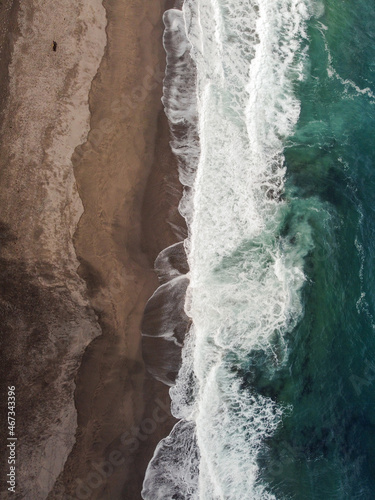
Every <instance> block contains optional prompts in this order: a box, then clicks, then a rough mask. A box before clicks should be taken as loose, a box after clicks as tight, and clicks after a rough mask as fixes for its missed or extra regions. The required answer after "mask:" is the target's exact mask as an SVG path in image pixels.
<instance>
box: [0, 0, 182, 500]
mask: <svg viewBox="0 0 375 500" xmlns="http://www.w3.org/2000/svg"><path fill="white" fill-rule="evenodd" d="M50 3H53V5H49V6H48V10H46V6H45V3H44V5H43V2H41V4H40V5H39V4H38V2H31V0H25V2H24V4H23V10H22V12H23V19H24V24H23V26H24V30H25V31H24V32H22V36H21V37H20V39H18V40H17V41H16V47H15V52H14V54H15V55H17V54H19V56H18V57H15V56H13V62H12V65H11V71H10V93H9V98H8V104H7V107H6V111H5V115H4V125H3V133H2V137H3V141H2V146H1V155H2V156H1V163H2V164H1V173H0V176H1V179H0V182H1V186H2V187H1V195H0V206H1V213H2V215H1V219H2V224H3V226H2V229H3V231H2V234H3V236H2V240H3V241H5V240H6V241H7V245H5V246H4V245H2V249H1V252H2V254H1V257H2V258H1V265H2V267H1V270H2V278H3V283H4V285H3V287H2V289H1V301H2V302H1V303H2V310H1V312H2V316H3V317H4V318H5V323H4V324H5V325H6V326H7V329H5V330H4V334H3V340H4V341H5V345H6V349H5V351H4V353H3V356H4V358H5V361H6V362H7V365H8V367H9V369H8V372H7V373H6V377H5V378H6V379H7V381H8V380H9V382H7V383H9V384H10V383H15V384H17V387H18V392H19V396H18V399H19V401H20V407H19V413H18V422H19V423H18V424H17V425H18V429H19V436H20V437H21V438H22V439H21V444H19V448H18V452H19V476H18V479H19V485H20V487H19V490H18V491H19V496H18V497H19V498H26V499H29V498H30V499H33V500H34V499H42V498H46V497H47V493H48V491H49V492H50V493H49V494H48V498H49V499H66V498H90V499H91V498H92V499H111V500H116V499H117V498H119V499H120V498H126V499H132V500H133V499H134V500H137V499H138V498H140V490H141V484H142V480H143V475H144V471H145V468H146V466H147V463H148V461H149V460H150V458H151V456H152V453H153V450H154V448H155V446H156V444H157V442H158V441H159V440H160V438H161V437H163V436H164V435H166V434H167V433H168V432H169V430H170V428H171V426H172V425H173V423H174V420H173V418H172V417H171V416H170V414H169V409H168V405H169V398H168V392H167V388H166V387H165V386H163V385H162V384H160V383H159V382H156V381H154V380H153V379H152V378H151V377H150V376H149V375H148V374H147V372H146V370H145V367H144V363H143V359H142V352H141V335H140V324H141V320H142V314H143V310H144V307H145V304H146V302H147V300H148V298H149V297H150V296H151V294H152V293H153V291H154V290H155V288H156V287H157V285H158V282H157V279H156V276H155V273H154V271H153V267H152V265H153V260H154V258H155V257H156V255H157V254H158V252H159V251H160V250H162V249H163V248H164V247H166V246H168V245H170V244H173V243H175V242H176V241H178V240H179V239H181V237H182V236H183V234H184V224H183V221H182V219H181V217H180V216H179V214H178V212H177V209H176V206H177V202H178V199H179V197H180V195H181V190H180V187H179V184H178V180H177V170H176V165H175V160H174V157H173V155H172V153H171V151H170V148H169V145H168V142H169V130H168V126H167V122H166V119H165V116H164V114H163V111H162V106H161V102H160V97H161V92H162V86H161V83H162V78H163V73H164V66H165V54H164V51H163V48H162V44H161V38H162V30H163V26H162V21H161V16H162V12H163V10H164V9H165V8H166V7H170V6H171V5H168V2H165V1H164V0H146V1H141V0H107V1H104V3H103V6H104V8H105V13H106V16H107V28H106V31H107V45H106V48H105V52H104V56H103V57H102V55H103V49H104V45H105V37H104V24H105V18H104V9H102V7H101V4H100V2H99V1H97V0H95V1H94V0H92V1H90V2H87V1H86V0H81V1H80V2H73V0H71V1H70V0H64V1H60V2H57V1H56V2H50ZM55 4H56V5H55ZM35 5H37V6H38V8H35ZM32 7H33V8H32ZM64 8H66V9H68V10H67V12H68V11H69V12H72V11H73V12H75V14H74V15H72V17H71V16H70V15H69V16H68V15H66V16H65V18H64ZM50 9H52V12H54V14H55V16H54V21H53V22H50V19H49V17H51V10H50ZM69 9H70V10H69ZM48 12H49V17H48ZM60 12H61V14H60ZM43 27H44V28H45V29H44V30H43ZM21 31H22V25H21ZM52 40H57V42H58V45H57V51H56V53H55V52H53V51H52V48H51V47H52V46H51V44H52ZM17 50H18V51H19V52H17ZM53 58H55V59H53ZM57 58H59V59H57ZM100 61H101V62H100ZM99 63H100V65H99ZM98 66H99V69H98V71H97V68H98ZM96 72H97V74H96V76H95V78H94V80H93V81H92V79H93V77H94V75H95V73H96ZM91 82H92V84H91ZM90 85H91V90H90V92H89V89H90ZM21 95H22V100H20V99H19V97H20V96H21ZM88 95H89V105H90V111H91V118H90V122H89V121H88V119H89V114H88V106H87V105H88V102H87V96H88ZM36 96H37V97H36ZM43 96H44V99H43ZM89 128H90V132H89V135H88V137H87V140H85V136H86V134H87V130H88V129H89ZM79 144H81V146H79V147H78V148H76V146H77V145H79ZM74 148H76V149H75V152H74V154H73V157H72V153H73V151H74ZM71 157H72V162H71V160H70V158H71ZM76 186H77V187H78V192H77V190H76ZM81 203H82V204H83V207H82V205H81ZM78 221H79V223H78ZM73 241H74V247H73ZM78 265H79V267H78ZM77 268H78V271H77ZM4 278H5V281H4ZM10 290H13V291H14V293H13V292H12V293H11V292H10ZM11 336H13V337H12V338H14V340H15V342H11V341H10V340H9V339H10V337H11ZM95 337H96V338H95ZM93 338H95V340H94V341H92V342H91V343H90V345H89V346H88V348H87V349H86V351H85V354H84V357H83V359H82V363H81V366H80V368H79V370H78V374H77V376H76V390H75V405H76V410H77V423H78V427H77V429H76V423H75V422H76V412H75V410H74V406H73V394H72V392H73V389H74V384H73V377H74V376H75V374H76V373H77V367H78V365H79V363H80V360H81V355H82V352H83V350H84V349H85V347H86V346H87V345H88V343H89V342H90V341H91V340H92V339H93ZM155 356H157V353H155ZM75 431H76V434H75V436H74V432H75ZM72 447H73V448H72Z"/></svg>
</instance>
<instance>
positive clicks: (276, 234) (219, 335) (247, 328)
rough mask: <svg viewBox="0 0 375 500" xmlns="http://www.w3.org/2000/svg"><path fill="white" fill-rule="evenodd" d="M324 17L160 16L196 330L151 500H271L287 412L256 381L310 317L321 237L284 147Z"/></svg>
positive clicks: (229, 9) (193, 3)
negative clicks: (314, 231) (309, 278)
mask: <svg viewBox="0 0 375 500" xmlns="http://www.w3.org/2000/svg"><path fill="white" fill-rule="evenodd" d="M321 12H322V6H321V4H319V3H318V2H312V1H310V0H246V1H245V0H230V1H229V0H185V3H184V5H183V8H182V10H177V9H172V10H169V11H167V12H166V13H165V16H164V22H165V26H166V31H165V38H164V43H165V48H166V52H167V64H168V66H167V74H166V79H165V82H164V98H163V102H164V106H165V110H166V113H167V116H168V118H169V121H170V125H171V129H172V132H173V134H174V140H173V143H172V147H173V150H174V152H175V154H176V155H177V157H178V159H179V166H180V180H181V182H182V184H183V185H184V186H185V189H184V197H183V199H182V201H181V204H180V211H181V213H182V214H183V215H184V217H185V219H186V221H187V224H188V229H189V237H188V239H187V240H186V241H185V243H184V245H185V250H186V253H187V256H188V263H189V269H190V272H189V274H188V278H189V286H188V289H187V293H186V298H185V312H186V314H187V316H188V317H189V318H190V319H191V327H190V330H189V332H188V334H187V335H186V337H185V340H184V342H183V347H182V359H181V363H180V367H179V372H178V376H177V379H176V380H175V382H174V383H173V385H172V386H171V389H170V394H171V398H172V413H173V415H174V416H175V417H177V418H178V419H179V422H178V423H177V424H176V426H175V427H174V429H173V431H172V432H171V434H170V435H169V436H168V437H167V438H165V439H164V440H162V441H161V442H160V443H159V445H158V447H157V449H156V450H155V453H154V457H153V459H152V460H151V462H150V464H149V467H148V470H147V473H146V477H145V481H144V485H143V491H142V496H143V498H144V500H165V499H179V500H187V499H201V500H219V499H233V500H237V499H238V500H243V499H244V498H252V499H262V500H264V499H271V498H275V497H274V495H273V494H272V493H270V492H269V491H268V490H267V487H266V485H265V484H264V483H263V482H262V477H261V471H260V465H259V463H260V459H261V457H262V455H263V454H264V452H265V450H266V448H267V440H268V439H269V438H270V437H271V436H273V435H274V433H275V432H276V430H277V429H278V427H279V426H280V423H281V420H282V416H283V415H284V414H285V413H287V412H288V411H290V408H288V406H286V405H283V404H281V403H279V402H278V401H277V398H275V397H273V395H272V394H267V391H266V390H262V389H261V388H262V387H266V386H267V381H269V380H271V379H272V377H273V376H274V374H275V373H276V371H277V370H278V369H280V366H283V365H284V366H285V364H286V362H287V359H288V347H287V342H286V338H287V336H288V335H289V334H290V333H291V332H292V330H293V328H294V327H295V325H296V324H297V322H298V321H299V319H300V318H301V316H302V315H303V301H302V299H301V290H302V289H303V286H304V283H305V282H306V276H305V273H304V259H305V257H306V255H307V254H308V253H309V252H310V251H311V249H312V248H313V239H312V235H311V230H310V229H309V227H308V225H307V224H306V221H305V220H304V219H303V218H301V217H298V214H294V213H293V214H292V215H291V212H290V204H289V202H288V199H287V197H286V196H285V175H286V167H285V158H284V148H285V144H286V143H287V141H288V139H289V138H290V137H291V136H292V134H293V131H294V128H295V126H296V124H297V122H298V119H299V115H300V102H299V100H298V98H297V97H296V95H295V91H294V86H295V84H296V82H300V81H302V80H303V79H304V74H305V71H306V67H308V64H309V61H308V56H307V46H308V43H307V34H306V23H307V22H308V20H309V19H310V18H311V17H313V16H316V17H318V16H319V15H320V14H321ZM286 221H288V222H286ZM159 261H160V259H159ZM178 283H180V285H181V276H172V277H171V281H170V282H169V283H168V286H169V287H173V286H175V285H176V286H180V285H178ZM170 330H171V329H170V328H169V329H168V328H167V327H166V329H165V338H166V339H167V340H175V339H172V338H171V335H170V333H169V331H170ZM175 344H176V341H175Z"/></svg>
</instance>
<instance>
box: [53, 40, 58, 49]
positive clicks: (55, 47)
mask: <svg viewBox="0 0 375 500" xmlns="http://www.w3.org/2000/svg"><path fill="white" fill-rule="evenodd" d="M52 50H53V51H54V52H56V50H57V42H55V40H54V41H53V44H52Z"/></svg>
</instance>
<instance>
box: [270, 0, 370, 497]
mask: <svg viewBox="0 0 375 500" xmlns="http://www.w3.org/2000/svg"><path fill="white" fill-rule="evenodd" d="M308 34H309V43H308V53H309V72H308V77H307V78H306V80H305V81H304V82H303V83H301V84H300V85H298V86H297V87H296V92H297V95H298V97H299V99H300V102H301V114H300V118H299V121H298V124H297V127H296V131H295V134H294V135H293V137H291V138H290V141H289V145H288V146H287V147H286V150H285V158H286V165H287V181H286V195H285V196H286V198H287V200H288V201H289V204H290V214H289V215H288V217H289V219H290V220H292V221H293V219H295V218H298V219H300V220H301V219H303V220H304V221H305V222H306V227H308V228H309V229H311V230H312V235H313V241H314V250H313V251H311V252H310V253H309V254H308V256H307V257H306V260H305V273H306V276H307V278H308V282H307V283H306V285H305V287H304V290H303V302H304V308H305V310H304V315H303V318H302V319H301V320H300V322H299V323H298V325H297V327H296V328H295V329H294V330H293V331H292V332H291V333H290V335H289V339H288V348H289V353H290V355H289V360H288V362H287V365H286V366H285V367H284V369H283V370H281V371H280V372H278V373H277V374H276V375H275V380H273V381H272V382H269V385H268V386H265V387H263V388H262V390H263V391H265V392H266V393H267V392H268V393H273V397H274V398H276V399H277V400H278V401H279V402H283V403H284V404H289V405H292V409H290V411H289V412H288V414H287V415H284V417H283V426H282V427H281V428H280V429H279V431H278V432H277V433H276V434H275V436H274V437H273V438H272V439H271V440H270V441H269V443H268V444H269V447H270V448H269V450H268V452H266V453H265V454H264V456H263V457H262V459H261V463H262V467H263V469H262V470H263V473H262V475H261V479H260V480H261V481H264V480H266V481H268V483H269V490H270V491H272V492H273V493H274V494H275V496H276V497H277V498H296V499H306V500H307V499H317V500H318V499H322V498H326V499H371V498H374V494H375V493H374V491H375V390H374V389H375V385H374V384H375V331H374V327H375V324H374V304H375V301H374V299H375V296H374V292H375V290H374V286H373V285H374V276H375V275H374V262H375V260H374V257H375V239H374V237H375V219H374V207H375V175H374V174H375V150H374V132H375V96H374V95H373V93H372V91H371V90H370V89H374V90H375V5H374V4H372V3H371V2H361V1H360V2H358V1H356V2H354V1H346V2H341V1H340V2H338V1H330V2H328V1H327V2H325V14H324V15H323V16H322V17H321V18H319V19H318V20H316V19H315V20H310V22H309V28H308ZM328 51H329V52H328ZM364 89H367V90H365V91H364ZM315 210H317V211H315ZM288 217H287V218H288ZM286 225H287V227H286V228H285V232H286V233H287V234H289V235H291V234H292V233H293V228H292V227H291V223H290V222H289V223H288V221H287V224H286ZM294 237H295V238H296V239H297V240H298V239H301V238H302V236H301V234H297V235H294ZM298 244H299V241H296V245H298Z"/></svg>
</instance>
